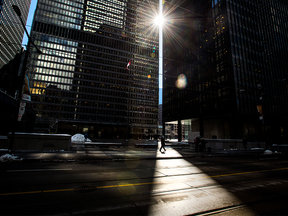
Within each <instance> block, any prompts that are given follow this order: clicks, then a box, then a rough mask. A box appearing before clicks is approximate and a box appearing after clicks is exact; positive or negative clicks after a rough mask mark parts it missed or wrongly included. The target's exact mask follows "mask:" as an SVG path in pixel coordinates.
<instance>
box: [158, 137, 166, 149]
mask: <svg viewBox="0 0 288 216" xmlns="http://www.w3.org/2000/svg"><path fill="white" fill-rule="evenodd" d="M162 148H163V149H164V151H166V149H165V139H164V136H162V137H161V148H160V149H159V151H160V152H161V149H162Z"/></svg>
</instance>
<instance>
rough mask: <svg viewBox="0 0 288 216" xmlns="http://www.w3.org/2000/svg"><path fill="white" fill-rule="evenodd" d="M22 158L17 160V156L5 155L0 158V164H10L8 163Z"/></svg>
mask: <svg viewBox="0 0 288 216" xmlns="http://www.w3.org/2000/svg"><path fill="white" fill-rule="evenodd" d="M21 160H22V158H20V159H19V158H18V156H14V155H11V154H5V155H2V156H1V157H0V162H2V163H3V162H10V161H21Z"/></svg>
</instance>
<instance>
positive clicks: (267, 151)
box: [264, 150, 273, 155]
mask: <svg viewBox="0 0 288 216" xmlns="http://www.w3.org/2000/svg"><path fill="white" fill-rule="evenodd" d="M269 154H273V152H272V151H271V150H266V151H265V152H264V155H269Z"/></svg>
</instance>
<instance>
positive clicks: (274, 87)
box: [163, 0, 288, 140]
mask: <svg viewBox="0 0 288 216" xmlns="http://www.w3.org/2000/svg"><path fill="white" fill-rule="evenodd" d="M174 3H175V2H174ZM192 4H193V3H192ZM199 5H201V6H200V7H201V8H202V9H203V10H205V9H204V8H206V11H207V13H205V14H201V13H199V12H196V13H197V14H198V15H204V16H202V18H200V19H199V22H198V23H196V21H197V20H195V19H194V21H193V22H192V23H193V25H192V26H189V24H188V23H184V24H183V25H185V26H186V29H187V31H186V32H188V31H189V29H194V31H193V35H194V36H195V37H196V38H197V39H195V37H194V38H193V37H191V38H193V39H191V40H190V44H189V45H188V46H190V47H193V50H194V52H193V53H194V54H195V59H196V60H195V61H190V62H196V64H195V65H191V66H189V68H190V71H191V72H192V73H191V77H190V78H188V85H187V87H186V88H185V89H186V91H187V90H188V89H189V90H188V91H191V92H190V93H188V94H187V95H186V96H185V97H184V96H183V95H184V94H185V92H184V91H183V90H182V89H180V90H178V89H177V88H175V87H174V89H173V88H168V86H167V85H166V87H167V88H166V90H165V92H164V93H163V94H164V98H163V112H164V114H165V116H164V120H165V121H175V120H181V119H187V118H191V119H192V120H191V121H192V128H193V119H194V120H195V119H196V120H195V121H197V124H198V125H197V127H195V128H196V129H195V130H196V132H198V131H200V132H201V134H202V135H204V136H205V137H206V138H215V137H216V138H242V137H243V136H246V137H247V138H248V140H264V139H265V138H266V136H267V137H268V138H271V139H273V134H274V135H275V136H277V137H278V138H279V139H284V138H285V133H284V132H283V131H285V130H287V129H288V128H287V119H288V113H287V109H286V107H287V105H288V104H287V97H288V93H287V68H288V67H287V66H288V65H287V60H286V59H287V55H288V51H287V49H286V48H285V47H287V35H288V32H287V20H288V16H287V15H288V2H287V1H282V0H259V1H246V0H237V1H236V0H212V1H210V2H209V4H207V1H200V3H199V4H198V6H199ZM194 8H195V7H194V6H192V7H191V10H192V9H194ZM187 9H190V8H188V7H187ZM199 11H201V10H199ZM175 13H177V12H176V11H175ZM178 15H179V13H178ZM186 20H187V19H186ZM205 20H206V21H205ZM209 20H210V21H209ZM189 23H190V24H191V22H189ZM210 24H212V26H209V25H210ZM196 27H197V28H196ZM182 29H183V28H182ZM184 29H185V28H184ZM195 29H197V31H195ZM183 37H185V33H182V34H181V35H180V36H179V38H181V39H182V38H183ZM179 40H180V39H179ZM211 42H212V43H211ZM165 44H166V53H168V54H167V59H168V60H167V63H166V69H165V66H164V71H166V73H170V74H169V75H170V78H169V76H166V77H167V80H166V84H168V85H173V83H175V80H176V78H177V76H178V75H179V74H178V73H177V74H171V73H172V71H173V70H172V69H173V67H172V66H173V64H174V65H175V64H176V67H174V71H176V68H178V69H179V66H177V65H180V64H181V63H180V62H185V63H186V61H183V60H181V59H185V56H182V57H181V58H176V57H175V55H173V54H171V53H170V52H171V47H172V50H173V49H174V50H175V49H176V48H175V47H173V44H172V45H171V43H170V42H169V39H166V41H165ZM164 56H165V49H164ZM169 58H171V59H173V58H174V60H175V61H174V62H177V61H178V63H173V61H169ZM171 65H172V66H171ZM182 65H185V64H182ZM180 73H184V74H185V75H186V76H188V77H189V73H188V72H185V71H183V70H182V71H181V72H180ZM189 79H190V81H189ZM189 82H190V83H189ZM164 88H165V80H164ZM177 94H179V96H178V95H177ZM182 97H183V98H184V100H182V99H181V98H182ZM176 101H177V103H175V102H176ZM178 101H179V102H178ZM257 105H262V107H263V115H260V113H259V112H258V110H257ZM177 106H178V107H181V109H183V110H184V111H183V112H181V113H182V116H181V114H178V113H177V112H176V111H175V110H176V109H177ZM276 134H277V135H276ZM274 139H275V138H274ZM285 139H287V137H286V138H285Z"/></svg>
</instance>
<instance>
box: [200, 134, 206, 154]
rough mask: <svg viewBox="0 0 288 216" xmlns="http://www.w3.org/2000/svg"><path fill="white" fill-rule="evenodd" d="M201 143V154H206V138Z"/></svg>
mask: <svg viewBox="0 0 288 216" xmlns="http://www.w3.org/2000/svg"><path fill="white" fill-rule="evenodd" d="M200 142H201V152H203V151H204V152H206V141H205V139H204V137H203V138H202V139H201V140H200Z"/></svg>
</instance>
